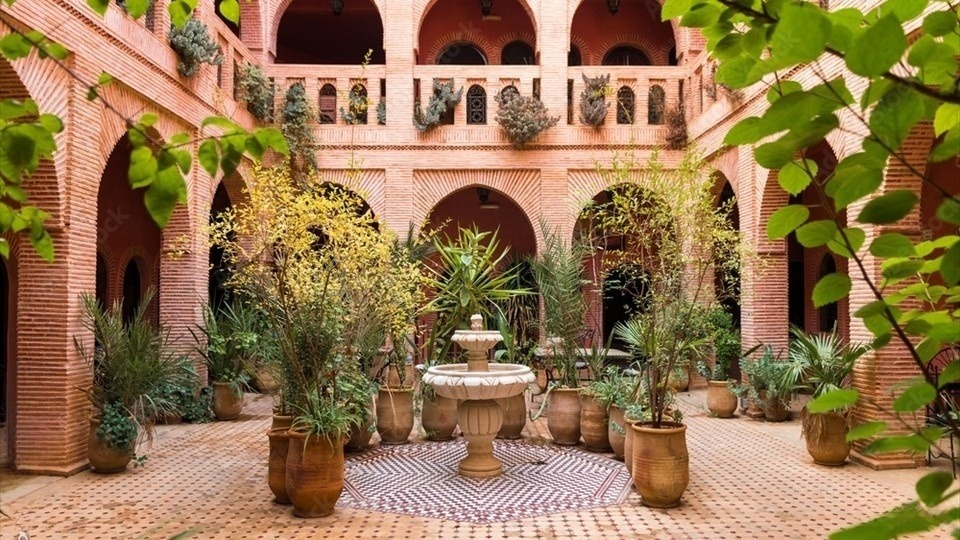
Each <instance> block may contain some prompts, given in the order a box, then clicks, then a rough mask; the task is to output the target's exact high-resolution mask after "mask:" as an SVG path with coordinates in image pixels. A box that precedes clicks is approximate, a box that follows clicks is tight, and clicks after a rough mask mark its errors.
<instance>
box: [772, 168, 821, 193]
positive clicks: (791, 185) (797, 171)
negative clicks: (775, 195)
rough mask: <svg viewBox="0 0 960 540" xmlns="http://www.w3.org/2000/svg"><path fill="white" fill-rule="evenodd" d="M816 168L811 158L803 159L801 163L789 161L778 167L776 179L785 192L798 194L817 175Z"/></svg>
mask: <svg viewBox="0 0 960 540" xmlns="http://www.w3.org/2000/svg"><path fill="white" fill-rule="evenodd" d="M808 170H809V172H808ZM817 170H818V169H817V164H816V162H814V161H813V160H812V159H804V160H803V161H801V163H797V162H796V161H791V162H790V163H788V164H787V165H786V166H785V167H784V168H782V169H780V174H778V175H777V181H778V182H780V187H782V188H783V190H784V191H786V192H787V193H789V194H791V195H799V194H800V193H801V192H802V191H803V190H804V189H806V187H807V186H808V185H810V182H811V180H812V179H813V178H815V177H816V176H817Z"/></svg>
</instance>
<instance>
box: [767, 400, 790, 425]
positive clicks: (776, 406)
mask: <svg viewBox="0 0 960 540" xmlns="http://www.w3.org/2000/svg"><path fill="white" fill-rule="evenodd" d="M763 417H764V418H766V420H767V422H783V421H785V420H786V419H787V418H790V409H788V408H787V406H786V405H785V404H784V403H783V401H780V400H779V399H777V398H773V399H767V400H765V401H764V402H763Z"/></svg>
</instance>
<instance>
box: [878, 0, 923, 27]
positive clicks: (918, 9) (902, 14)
mask: <svg viewBox="0 0 960 540" xmlns="http://www.w3.org/2000/svg"><path fill="white" fill-rule="evenodd" d="M928 4H929V0H893V1H888V2H887V3H886V4H885V5H884V6H885V7H889V8H891V10H892V13H893V14H894V15H896V16H897V18H898V19H900V21H901V22H907V21H909V20H910V19H913V18H916V17H918V16H919V15H920V14H921V13H923V9H924V8H925V7H927V5H928ZM884 11H886V10H884Z"/></svg>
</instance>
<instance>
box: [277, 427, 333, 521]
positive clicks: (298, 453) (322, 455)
mask: <svg viewBox="0 0 960 540" xmlns="http://www.w3.org/2000/svg"><path fill="white" fill-rule="evenodd" d="M288 433H289V437H290V446H289V449H288V453H287V471H286V472H287V474H286V487H287V495H288V496H289V497H290V502H291V503H292V504H293V514H294V515H295V516H298V517H303V518H315V517H323V516H329V515H330V514H332V513H333V508H334V506H335V505H336V504H337V500H338V499H340V492H341V491H343V476H344V473H343V465H344V460H343V441H342V440H341V439H340V438H339V437H335V438H333V439H329V438H327V437H325V436H323V435H319V436H318V435H316V434H313V435H310V436H309V437H308V436H307V434H306V433H302V432H298V431H289V432H288Z"/></svg>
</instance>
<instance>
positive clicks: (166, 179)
mask: <svg viewBox="0 0 960 540" xmlns="http://www.w3.org/2000/svg"><path fill="white" fill-rule="evenodd" d="M186 193H187V184H186V182H184V180H183V176H182V175H181V174H180V170H179V169H178V168H177V167H167V168H166V169H163V170H161V171H159V172H158V173H157V177H156V180H154V181H153V182H152V183H151V184H150V187H149V188H148V189H147V191H146V193H144V194H143V202H144V204H145V205H146V207H147V211H148V212H149V213H150V217H152V218H153V220H154V221H155V222H156V223H157V225H159V226H160V228H161V229H162V228H163V227H165V226H166V225H167V223H168V222H169V221H170V216H172V215H173V210H174V208H175V207H176V205H177V203H178V202H181V201H184V200H186Z"/></svg>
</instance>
